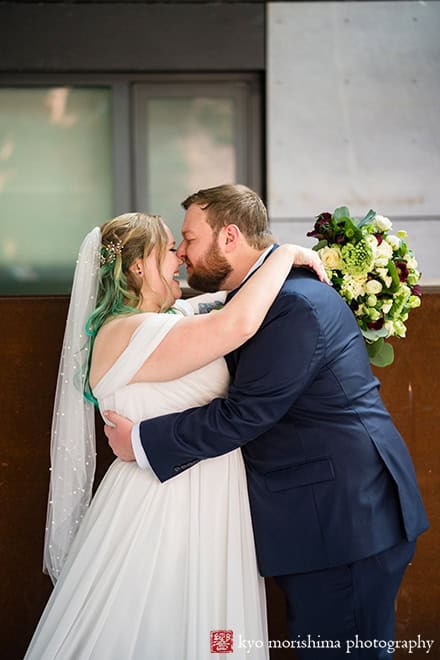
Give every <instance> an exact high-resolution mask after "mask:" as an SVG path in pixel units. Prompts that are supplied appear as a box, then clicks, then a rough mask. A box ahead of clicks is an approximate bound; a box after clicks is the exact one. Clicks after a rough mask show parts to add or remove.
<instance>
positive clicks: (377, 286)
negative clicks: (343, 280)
mask: <svg viewBox="0 0 440 660" xmlns="http://www.w3.org/2000/svg"><path fill="white" fill-rule="evenodd" d="M382 288H383V287H382V284H381V283H380V282H379V281H378V280H368V282H367V284H366V285H365V290H366V292H367V293H372V294H376V293H380V292H381V291H382Z"/></svg>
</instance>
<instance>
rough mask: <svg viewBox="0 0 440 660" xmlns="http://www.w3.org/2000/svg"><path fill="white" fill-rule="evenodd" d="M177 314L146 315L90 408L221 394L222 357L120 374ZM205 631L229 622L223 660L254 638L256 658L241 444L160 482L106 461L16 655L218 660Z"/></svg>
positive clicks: (156, 405) (259, 636)
mask: <svg viewBox="0 0 440 660" xmlns="http://www.w3.org/2000/svg"><path fill="white" fill-rule="evenodd" d="M180 318H181V317H180V315H170V314H153V313H147V314H145V318H144V320H143V321H142V322H141V324H140V326H139V327H138V329H137V330H136V331H135V333H134V334H133V336H132V338H131V340H130V342H129V344H128V346H127V348H126V349H125V350H124V351H123V353H122V354H121V355H120V357H119V358H118V359H117V360H116V362H115V363H114V365H113V366H112V367H111V368H110V370H109V371H108V372H107V373H106V374H105V376H104V377H103V378H102V379H101V381H100V382H99V383H98V385H97V386H96V387H95V388H94V392H95V395H96V397H97V398H98V401H99V404H100V409H101V410H108V409H113V410H116V411H118V412H119V413H121V414H123V415H125V416H127V417H129V418H130V419H132V420H134V421H139V420H142V419H146V418H149V417H154V416H157V415H162V414H165V413H169V412H177V411H180V410H184V409H186V408H190V407H194V406H199V405H203V404H205V403H207V402H209V401H210V400H211V399H212V398H214V397H218V396H225V394H226V390H227V385H228V372H227V368H226V365H225V362H224V360H223V359H218V360H216V361H214V362H212V363H211V364H209V365H207V366H206V367H203V368H201V369H198V370H197V371H194V372H193V373H190V374H188V375H186V376H184V377H182V378H179V379H177V380H174V381H169V382H163V383H157V382H155V383H133V384H129V383H130V380H131V379H132V378H133V376H134V374H135V373H136V372H137V370H138V369H139V367H140V366H141V364H142V363H143V362H144V360H145V359H146V358H147V357H148V355H149V354H151V353H152V351H153V350H154V349H155V348H156V347H157V346H158V344H159V343H160V341H161V340H162V339H163V337H164V336H165V335H166V334H167V332H168V331H169V330H170V329H171V328H172V327H173V325H174V323H176V322H178V320H179V319H180ZM176 359H178V358H176ZM73 423H74V422H73ZM157 441H158V442H160V438H158V439H157ZM216 630H232V631H233V635H234V643H233V649H234V650H233V654H232V656H231V657H233V658H234V659H237V658H248V657H249V655H248V654H246V649H245V648H244V647H241V648H240V638H243V639H246V640H259V642H258V643H257V644H255V645H254V647H253V651H252V658H253V659H255V660H267V658H268V654H267V631H266V613H265V593H264V582H263V579H262V578H261V577H260V576H259V575H258V570H257V563H256V556H255V548H254V539H253V533H252V525H251V518H250V510H249V503H248V494H247V486H246V475H245V470H244V465H243V459H242V456H241V452H240V450H236V451H233V452H231V453H229V454H225V455H224V456H219V457H217V458H213V459H209V460H205V461H202V462H200V463H198V464H197V465H195V466H194V467H192V468H191V469H188V470H185V471H184V472H181V473H179V474H178V475H177V476H176V477H174V478H172V479H170V480H169V481H167V482H166V483H161V482H160V481H159V480H158V479H157V477H156V476H155V475H154V474H153V472H152V471H151V470H149V469H147V470H141V469H140V468H139V467H138V466H137V464H136V463H134V462H132V463H126V462H123V461H120V460H119V459H117V460H115V461H114V462H113V464H112V465H111V466H110V468H109V470H108V472H107V474H106V475H105V477H104V479H103V481H102V482H101V484H100V486H99V489H98V491H97V493H96V495H95V497H94V499H93V501H92V504H91V506H90V508H89V510H88V511H87V513H86V515H85V517H84V520H83V521H82V523H81V526H80V529H79V531H78V534H77V536H76V537H75V540H74V542H73V545H72V547H71V549H70V552H69V555H68V558H67V562H66V564H65V566H64V568H63V570H62V572H61V575H60V579H59V580H58V582H57V584H56V586H55V589H54V591H53V593H52V595H51V597H50V599H49V601H48V604H47V606H46V609H45V611H44V613H43V615H42V617H41V620H40V623H39V625H38V627H37V629H36V631H35V634H34V637H33V639H32V641H31V644H30V646H29V649H28V652H27V654H26V656H25V660H37V659H38V660H43V659H44V660H55V659H56V660H89V659H90V660H92V659H93V660H148V659H150V658H151V660H208V659H215V658H218V659H220V660H221V658H225V654H224V653H212V652H211V649H210V632H211V631H216ZM261 642H262V643H261Z"/></svg>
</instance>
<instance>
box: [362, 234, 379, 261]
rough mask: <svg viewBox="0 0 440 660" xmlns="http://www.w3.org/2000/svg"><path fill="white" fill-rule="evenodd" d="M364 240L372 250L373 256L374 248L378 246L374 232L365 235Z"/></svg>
mask: <svg viewBox="0 0 440 660" xmlns="http://www.w3.org/2000/svg"><path fill="white" fill-rule="evenodd" d="M364 240H365V241H366V242H367V243H368V245H369V246H370V247H371V249H372V250H373V256H374V255H375V254H376V249H377V246H378V242H377V238H376V236H374V234H368V235H367V236H365V239H364Z"/></svg>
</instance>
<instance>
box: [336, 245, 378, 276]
mask: <svg viewBox="0 0 440 660" xmlns="http://www.w3.org/2000/svg"><path fill="white" fill-rule="evenodd" d="M341 254H342V259H343V261H344V267H343V271H345V272H347V273H351V274H353V275H363V274H366V273H368V271H370V270H371V268H372V267H373V250H372V248H371V245H369V243H367V241H366V240H365V239H362V240H360V241H358V242H357V243H356V244H353V243H347V244H346V245H344V246H343V248H342V249H341Z"/></svg>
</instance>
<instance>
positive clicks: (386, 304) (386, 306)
mask: <svg viewBox="0 0 440 660" xmlns="http://www.w3.org/2000/svg"><path fill="white" fill-rule="evenodd" d="M392 306H393V301H392V300H388V299H387V300H386V301H385V302H384V303H383V305H382V312H383V313H384V314H388V312H389V311H390V309H391V307H392Z"/></svg>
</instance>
